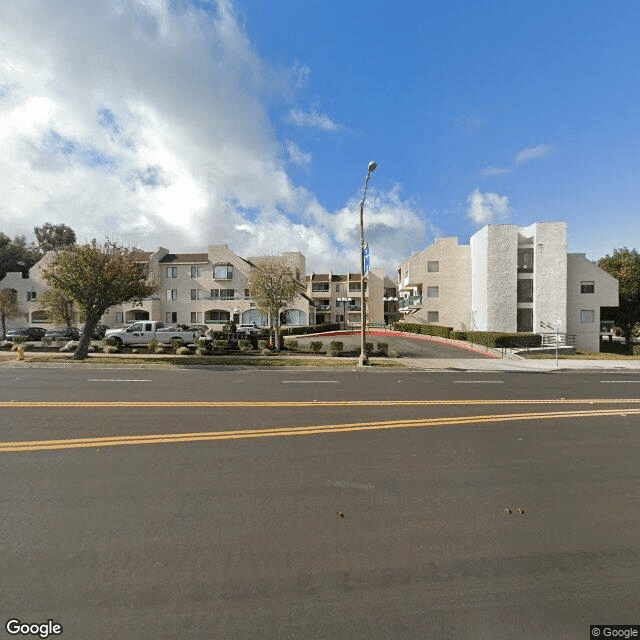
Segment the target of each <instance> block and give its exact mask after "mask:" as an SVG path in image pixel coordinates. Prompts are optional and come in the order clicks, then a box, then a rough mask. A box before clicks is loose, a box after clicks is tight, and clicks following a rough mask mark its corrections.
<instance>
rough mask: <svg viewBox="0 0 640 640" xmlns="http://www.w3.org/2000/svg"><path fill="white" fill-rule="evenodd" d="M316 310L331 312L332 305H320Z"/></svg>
mask: <svg viewBox="0 0 640 640" xmlns="http://www.w3.org/2000/svg"><path fill="white" fill-rule="evenodd" d="M316 309H317V310H318V311H331V305H330V304H319V305H317V306H316Z"/></svg>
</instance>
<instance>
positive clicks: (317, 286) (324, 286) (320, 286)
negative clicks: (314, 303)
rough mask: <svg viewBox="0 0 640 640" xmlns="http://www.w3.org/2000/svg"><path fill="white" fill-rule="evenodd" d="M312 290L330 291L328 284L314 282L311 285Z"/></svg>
mask: <svg viewBox="0 0 640 640" xmlns="http://www.w3.org/2000/svg"><path fill="white" fill-rule="evenodd" d="M311 291H329V285H328V284H314V285H312V286H311Z"/></svg>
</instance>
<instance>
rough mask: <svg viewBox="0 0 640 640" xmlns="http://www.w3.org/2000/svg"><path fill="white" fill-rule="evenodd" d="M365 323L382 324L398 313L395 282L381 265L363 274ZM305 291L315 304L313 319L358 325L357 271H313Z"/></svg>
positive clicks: (358, 284)
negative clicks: (364, 284)
mask: <svg viewBox="0 0 640 640" xmlns="http://www.w3.org/2000/svg"><path fill="white" fill-rule="evenodd" d="M365 283H366V287H365V303H366V306H367V308H366V312H367V325H368V326H373V327H375V326H382V325H385V324H391V323H393V322H395V321H396V320H397V319H398V318H399V317H400V313H399V311H398V296H397V287H396V283H395V282H394V281H393V280H392V279H391V278H389V276H386V275H385V273H384V269H382V268H379V267H376V268H373V269H370V270H369V274H368V275H367V277H366V278H365ZM306 284H307V295H308V296H309V297H310V298H311V299H312V300H313V302H314V306H315V321H316V323H318V324H321V323H324V322H330V323H338V324H342V325H343V326H344V327H345V328H357V327H360V326H361V323H362V280H361V278H360V274H359V273H342V274H336V273H331V272H329V273H312V274H311V275H308V276H307V277H306Z"/></svg>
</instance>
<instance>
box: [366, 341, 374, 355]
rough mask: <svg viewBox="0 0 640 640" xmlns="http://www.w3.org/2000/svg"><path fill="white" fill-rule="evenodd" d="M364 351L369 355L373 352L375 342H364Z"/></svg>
mask: <svg viewBox="0 0 640 640" xmlns="http://www.w3.org/2000/svg"><path fill="white" fill-rule="evenodd" d="M364 352H365V354H366V355H367V357H369V356H370V355H371V354H372V353H373V342H365V343H364Z"/></svg>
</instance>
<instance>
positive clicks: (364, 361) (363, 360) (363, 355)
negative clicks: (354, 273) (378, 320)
mask: <svg viewBox="0 0 640 640" xmlns="http://www.w3.org/2000/svg"><path fill="white" fill-rule="evenodd" d="M377 166H378V163H377V162H370V163H369V168H368V171H367V179H366V180H365V182H364V193H363V194H362V202H361V203H360V296H361V300H362V302H361V304H360V309H361V311H360V313H361V314H362V315H361V317H360V320H361V322H360V358H359V359H358V366H360V367H364V366H366V365H368V364H369V358H368V357H367V352H366V351H365V348H364V346H365V340H366V332H367V307H366V303H365V299H364V289H365V284H364V200H365V198H366V197H367V189H368V188H369V178H370V177H371V174H372V173H373V172H374V171H375V170H376V167H377Z"/></svg>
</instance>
